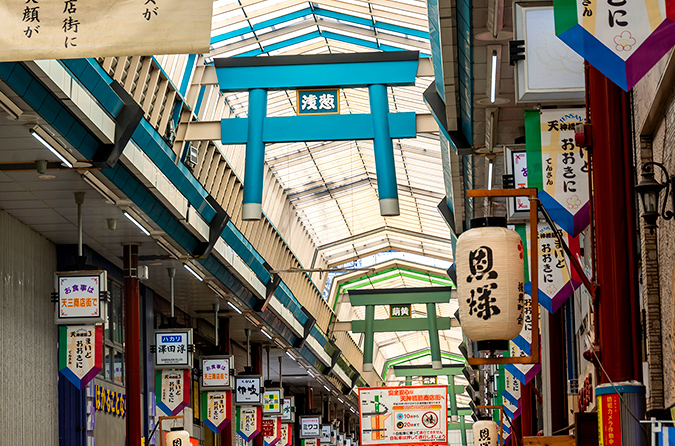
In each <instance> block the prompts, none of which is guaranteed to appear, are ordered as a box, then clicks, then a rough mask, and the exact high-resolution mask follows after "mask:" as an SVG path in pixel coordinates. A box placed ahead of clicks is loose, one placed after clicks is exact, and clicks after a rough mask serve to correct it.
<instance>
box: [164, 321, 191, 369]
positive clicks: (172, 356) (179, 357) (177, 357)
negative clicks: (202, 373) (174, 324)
mask: <svg viewBox="0 0 675 446" xmlns="http://www.w3.org/2000/svg"><path fill="white" fill-rule="evenodd" d="M155 348H156V351H155V368H156V369H191V368H192V329H191V328H184V329H169V330H157V331H155Z"/></svg>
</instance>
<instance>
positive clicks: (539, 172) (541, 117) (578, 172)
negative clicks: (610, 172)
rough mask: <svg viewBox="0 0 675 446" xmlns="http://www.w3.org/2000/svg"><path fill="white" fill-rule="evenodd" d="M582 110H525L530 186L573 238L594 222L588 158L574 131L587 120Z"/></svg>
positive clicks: (557, 221)
mask: <svg viewBox="0 0 675 446" xmlns="http://www.w3.org/2000/svg"><path fill="white" fill-rule="evenodd" d="M584 116H585V111H584V109H582V108H570V109H551V110H525V143H526V152H527V176H528V184H529V187H536V188H538V189H539V200H541V204H542V205H543V206H544V208H545V209H546V211H547V212H548V213H549V214H550V216H551V218H552V219H553V221H554V222H555V223H556V224H557V225H558V226H560V227H561V228H562V229H563V230H564V231H565V232H567V233H568V234H570V235H571V236H572V237H576V236H577V235H579V233H580V232H581V231H583V230H584V229H585V228H586V227H587V226H588V225H589V223H590V218H591V214H590V210H591V208H590V202H589V193H588V157H587V154H586V151H585V150H583V149H580V148H578V147H576V146H575V144H574V129H575V127H576V125H577V124H583V123H584V121H585V118H584Z"/></svg>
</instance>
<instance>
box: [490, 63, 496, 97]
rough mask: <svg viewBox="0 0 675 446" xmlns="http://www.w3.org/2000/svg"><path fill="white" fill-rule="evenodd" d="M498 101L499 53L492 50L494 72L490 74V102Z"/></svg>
mask: <svg viewBox="0 0 675 446" xmlns="http://www.w3.org/2000/svg"><path fill="white" fill-rule="evenodd" d="M496 99H497V51H496V50H492V70H491V72H490V102H492V103H493V104H494V103H495V100H496Z"/></svg>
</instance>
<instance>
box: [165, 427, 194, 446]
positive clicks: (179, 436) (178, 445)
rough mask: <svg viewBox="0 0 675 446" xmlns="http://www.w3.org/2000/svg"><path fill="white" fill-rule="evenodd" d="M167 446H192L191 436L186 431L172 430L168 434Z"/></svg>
mask: <svg viewBox="0 0 675 446" xmlns="http://www.w3.org/2000/svg"><path fill="white" fill-rule="evenodd" d="M165 446H190V434H189V433H188V431H184V430H179V431H178V430H176V431H174V430H172V431H171V432H168V433H167V434H166V445H165Z"/></svg>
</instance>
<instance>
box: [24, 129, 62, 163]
mask: <svg viewBox="0 0 675 446" xmlns="http://www.w3.org/2000/svg"><path fill="white" fill-rule="evenodd" d="M38 129H40V130H42V129H41V128H40V127H39V126H35V127H33V128H31V129H30V130H29V131H30V134H31V135H33V137H34V138H35V139H37V140H38V141H40V143H42V145H43V146H45V147H46V148H47V149H49V151H50V152H52V153H53V154H54V155H56V157H57V158H58V159H60V160H61V162H62V163H63V164H65V165H66V166H67V167H68V168H69V169H70V168H71V167H73V163H71V162H70V161H68V160H67V159H66V158H65V157H64V156H63V155H61V154H60V153H59V151H58V150H56V148H55V147H54V146H53V145H52V143H50V142H48V141H47V135H46V134H44V135H41V134H40V133H41V132H40V133H39V131H38ZM42 132H44V130H42Z"/></svg>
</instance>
